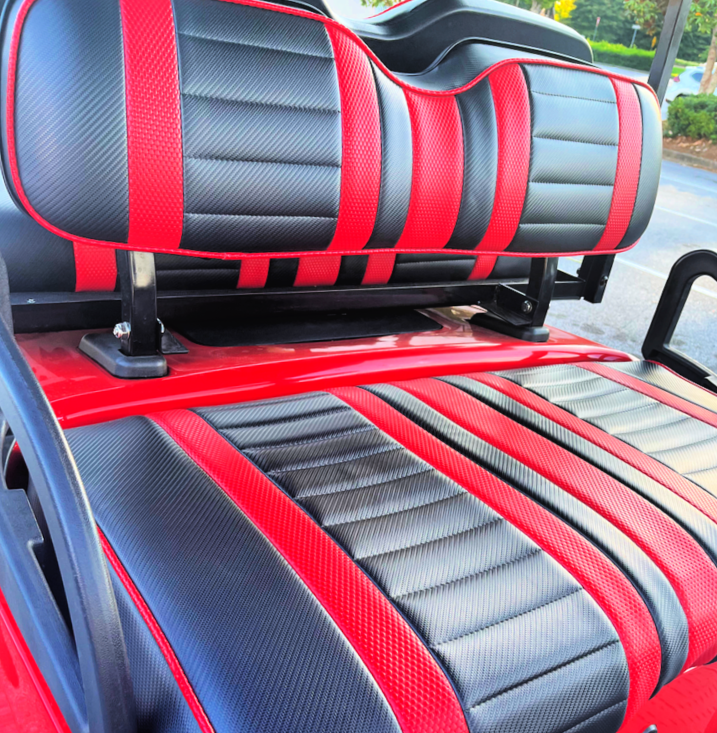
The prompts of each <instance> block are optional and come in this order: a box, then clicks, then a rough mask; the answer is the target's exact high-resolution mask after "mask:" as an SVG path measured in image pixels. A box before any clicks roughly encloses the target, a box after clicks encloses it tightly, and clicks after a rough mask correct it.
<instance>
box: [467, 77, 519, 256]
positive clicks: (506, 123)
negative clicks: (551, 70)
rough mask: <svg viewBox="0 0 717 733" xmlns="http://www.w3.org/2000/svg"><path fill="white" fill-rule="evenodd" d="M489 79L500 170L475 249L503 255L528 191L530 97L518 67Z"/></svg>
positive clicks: (517, 222) (511, 237)
mask: <svg viewBox="0 0 717 733" xmlns="http://www.w3.org/2000/svg"><path fill="white" fill-rule="evenodd" d="M489 80H490V90H491V93H492V95H493V104H494V106H495V118H496V124H497V128H498V171H497V176H496V182H495V199H494V202H493V213H492V215H491V218H490V223H489V224H488V229H487V230H486V233H485V236H484V237H483V239H482V240H481V242H480V243H479V244H478V246H477V247H476V250H477V251H479V252H481V251H492V252H495V251H501V252H502V251H503V250H505V249H506V247H507V246H508V245H509V244H510V243H511V242H512V241H513V237H514V236H515V233H516V232H517V231H518V224H520V217H521V216H522V214H523V204H524V203H525V193H526V191H527V190H528V175H529V173H530V142H531V132H530V97H529V95H528V84H527V82H526V81H525V75H524V74H523V70H522V69H521V67H520V66H519V65H518V64H511V65H509V66H503V67H501V68H500V69H498V70H497V71H495V72H494V73H492V74H491V75H490V77H489Z"/></svg>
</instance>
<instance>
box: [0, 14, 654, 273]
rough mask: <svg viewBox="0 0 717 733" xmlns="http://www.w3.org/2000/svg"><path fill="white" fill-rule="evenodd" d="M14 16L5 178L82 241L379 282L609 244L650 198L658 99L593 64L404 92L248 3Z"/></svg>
mask: <svg viewBox="0 0 717 733" xmlns="http://www.w3.org/2000/svg"><path fill="white" fill-rule="evenodd" d="M8 20H9V22H8V23H7V25H6V32H5V35H4V38H3V46H4V51H3V59H4V60H6V62H5V66H4V68H3V75H4V79H5V81H6V83H5V84H4V85H3V90H4V94H5V98H4V99H3V100H2V104H3V105H4V107H5V110H6V114H5V115H4V116H3V129H2V133H3V135H2V139H3V163H4V168H5V171H6V177H7V179H8V181H9V184H10V187H11V192H12V193H13V195H14V196H15V197H16V198H17V199H18V200H19V201H20V202H21V204H22V205H23V207H24V208H25V210H26V211H27V212H28V213H29V214H30V215H31V216H32V217H33V218H34V219H35V220H36V221H38V222H39V223H40V224H42V225H43V226H44V227H46V228H47V229H49V230H50V231H52V232H53V233H55V234H57V235H58V236H60V237H62V238H64V239H68V240H70V241H72V242H74V243H75V244H76V245H85V246H108V247H112V248H124V249H133V250H138V251H142V250H145V251H153V252H157V253H162V254H175V255H176V254H184V255H192V256H201V257H208V258H217V259H229V260H231V259H241V260H242V261H243V264H242V270H244V272H245V273H246V272H248V271H251V272H254V273H255V272H257V271H259V272H261V271H263V269H266V264H261V265H260V264H256V263H255V264H253V265H252V266H251V267H248V268H246V269H245V265H246V263H247V262H248V261H250V260H255V261H258V262H262V261H263V262H264V263H266V261H267V258H268V257H271V258H274V259H276V258H278V259H283V258H288V259H296V258H299V262H298V269H297V273H296V277H295V283H294V284H296V285H311V284H321V285H330V284H333V283H336V282H337V281H338V279H339V277H340V274H341V268H342V262H345V259H344V260H342V257H343V258H346V257H356V256H360V257H361V258H362V261H363V263H365V268H364V272H363V275H362V277H361V282H362V283H364V284H380V283H385V282H388V280H389V279H390V278H391V277H392V274H393V272H394V267H395V263H396V255H398V254H400V255H410V254H414V255H429V254H438V253H440V254H450V255H459V256H464V257H465V256H475V255H478V259H477V260H476V267H480V268H481V269H483V270H485V269H486V268H490V269H492V266H493V264H494V261H495V259H494V258H496V257H497V256H499V255H511V256H541V257H544V256H556V255H560V254H594V253H601V254H604V253H610V252H615V251H618V250H621V249H625V248H627V247H629V246H631V245H632V244H634V242H636V241H637V239H638V238H639V236H640V235H641V233H642V231H644V228H645V226H646V225H647V222H648V220H649V217H650V214H651V211H652V208H653V205H654V199H655V195H656V190H657V182H658V178H659V165H660V158H661V156H660V146H661V134H660V115H659V109H658V107H657V103H656V101H655V97H654V95H653V94H652V92H651V91H650V90H649V88H648V87H646V86H644V85H641V84H640V83H638V82H634V81H633V80H627V79H623V78H619V77H614V76H610V75H608V74H606V73H604V72H601V71H599V70H595V69H592V68H590V67H587V66H585V67H578V66H575V65H571V64H565V63H562V62H558V61H555V60H552V59H547V58H540V57H537V56H530V57H526V58H525V59H522V60H517V59H515V58H514V57H511V54H510V53H508V52H507V51H505V50H500V49H499V52H500V53H498V56H497V57H495V58H497V61H496V62H495V63H491V64H490V65H487V62H486V58H487V57H486V50H485V48H483V49H476V47H475V45H472V44H464V45H462V46H460V47H458V48H456V49H454V50H453V51H452V52H451V53H450V54H448V55H447V56H446V57H445V58H444V59H443V60H442V61H441V63H439V64H438V65H436V66H435V67H434V68H432V69H431V70H430V71H429V72H427V73H426V74H422V75H414V76H411V77H410V83H408V82H407V81H406V78H405V77H398V76H396V75H394V74H392V73H391V72H390V71H388V69H386V68H385V67H384V66H383V65H382V64H381V63H380V62H379V61H378V59H376V58H375V57H374V56H373V55H372V54H371V52H370V51H369V50H368V49H367V48H366V47H365V46H364V44H363V43H362V42H361V41H360V40H359V39H358V38H357V37H356V36H355V35H353V34H352V33H351V32H350V31H348V30H347V29H345V28H344V27H343V26H341V25H340V24H338V23H336V22H335V21H333V20H331V19H329V18H323V17H320V16H318V15H316V14H312V13H307V12H303V11H300V10H295V9H292V8H289V7H281V6H276V5H271V4H268V3H264V2H259V1H258V0H175V2H174V3H171V2H170V0H124V1H123V2H121V3H120V2H118V0H96V1H95V2H94V3H93V13H92V15H91V16H90V15H88V14H87V12H86V6H85V4H84V2H83V1H82V0H16V2H15V3H14V4H13V5H11V7H10V11H9V18H8ZM496 53H497V52H496ZM501 54H502V56H501ZM240 277H241V275H240ZM252 277H254V276H252Z"/></svg>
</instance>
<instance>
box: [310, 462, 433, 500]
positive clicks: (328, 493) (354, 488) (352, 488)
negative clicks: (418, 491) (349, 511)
mask: <svg viewBox="0 0 717 733" xmlns="http://www.w3.org/2000/svg"><path fill="white" fill-rule="evenodd" d="M432 471H434V469H433V468H431V467H429V468H424V469H421V470H420V471H415V472H414V473H407V474H406V475H405V476H397V477H396V478H390V479H386V480H384V481H378V482H377V483H375V484H366V486H350V487H349V488H348V489H339V490H337V491H326V492H322V493H320V494H304V495H299V494H297V499H296V500H297V501H299V500H303V499H313V498H314V497H321V496H335V495H337V494H346V493H348V492H349V491H359V490H360V489H375V488H376V487H377V486H384V485H385V484H391V483H393V482H394V481H403V480H404V479H407V478H412V477H413V476H421V475H423V474H425V473H431V472H432Z"/></svg>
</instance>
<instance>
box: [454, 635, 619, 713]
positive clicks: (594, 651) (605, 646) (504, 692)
mask: <svg viewBox="0 0 717 733" xmlns="http://www.w3.org/2000/svg"><path fill="white" fill-rule="evenodd" d="M619 643H620V640H619V639H615V640H613V641H609V642H607V643H606V644H602V645H601V646H599V647H597V648H596V649H592V650H591V651H589V652H586V653H585V654H581V655H580V656H579V657H575V659H570V660H569V661H567V662H564V663H563V664H559V665H558V666H557V667H552V668H551V669H548V670H546V671H545V672H541V673H540V674H538V675H535V677H531V678H530V679H527V680H524V681H523V682H519V683H518V684H517V685H513V686H511V687H508V688H507V689H505V690H502V691H501V692H499V693H497V694H495V695H491V696H490V697H487V698H486V699H485V700H481V701H480V702H477V703H476V704H475V705H471V707H470V708H468V710H469V711H471V710H475V708H478V707H480V706H481V705H485V704H486V703H489V702H491V701H492V700H496V699H497V698H499V697H503V696H504V695H507V694H509V693H511V692H514V691H515V690H517V689H519V688H520V687H524V686H525V685H530V684H532V683H533V682H536V681H537V680H539V679H541V678H543V677H547V676H548V675H549V674H552V673H553V672H557V671H559V670H561V669H565V668H566V667H570V666H571V665H573V664H576V663H577V662H580V661H581V660H583V659H587V658H588V657H591V656H593V655H594V654H599V653H600V652H602V651H604V650H605V649H609V648H610V647H611V646H615V645H616V644H619Z"/></svg>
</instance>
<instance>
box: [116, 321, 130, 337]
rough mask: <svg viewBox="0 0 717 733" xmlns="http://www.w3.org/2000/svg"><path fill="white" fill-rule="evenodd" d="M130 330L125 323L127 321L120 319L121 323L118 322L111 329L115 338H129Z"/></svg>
mask: <svg viewBox="0 0 717 733" xmlns="http://www.w3.org/2000/svg"><path fill="white" fill-rule="evenodd" d="M131 332H132V328H131V326H130V325H129V323H127V321H122V323H118V324H117V325H116V326H115V327H114V330H113V331H112V334H113V335H114V337H115V338H116V339H123V338H129V335H130V333H131Z"/></svg>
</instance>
